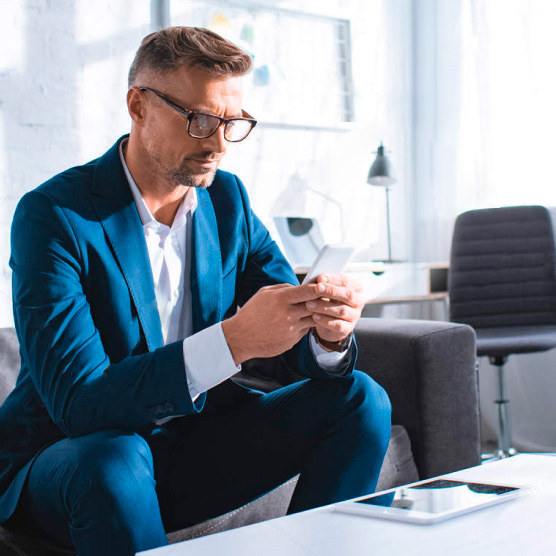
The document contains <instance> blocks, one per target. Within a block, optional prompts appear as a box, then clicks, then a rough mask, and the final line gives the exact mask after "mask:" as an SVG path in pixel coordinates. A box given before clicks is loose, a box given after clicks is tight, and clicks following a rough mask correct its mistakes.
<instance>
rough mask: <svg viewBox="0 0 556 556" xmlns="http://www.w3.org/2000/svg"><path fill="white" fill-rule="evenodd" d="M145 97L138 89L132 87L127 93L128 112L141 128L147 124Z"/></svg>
mask: <svg viewBox="0 0 556 556" xmlns="http://www.w3.org/2000/svg"><path fill="white" fill-rule="evenodd" d="M144 100H145V96H144V95H143V94H141V91H140V90H139V88H138V87H131V89H129V91H128V92H127V110H128V112H129V115H130V116H131V119H132V120H133V123H134V124H136V125H138V126H141V125H143V124H144V122H145V102H144Z"/></svg>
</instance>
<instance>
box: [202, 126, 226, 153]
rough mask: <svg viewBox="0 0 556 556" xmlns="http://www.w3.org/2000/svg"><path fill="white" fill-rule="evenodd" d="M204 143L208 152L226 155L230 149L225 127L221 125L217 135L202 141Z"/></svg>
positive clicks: (214, 134)
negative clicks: (225, 137) (225, 136)
mask: <svg viewBox="0 0 556 556" xmlns="http://www.w3.org/2000/svg"><path fill="white" fill-rule="evenodd" d="M202 142H203V147H205V148H206V149H207V151H209V150H210V151H212V152H215V153H225V152H226V149H227V148H228V141H226V139H224V125H220V126H219V128H218V129H217V130H216V132H215V133H213V134H212V135H211V136H210V137H207V138H206V139H202Z"/></svg>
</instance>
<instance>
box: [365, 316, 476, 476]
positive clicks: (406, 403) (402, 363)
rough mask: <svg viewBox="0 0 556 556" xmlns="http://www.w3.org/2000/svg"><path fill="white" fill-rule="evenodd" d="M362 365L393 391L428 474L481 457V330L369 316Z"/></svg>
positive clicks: (399, 419)
mask: <svg viewBox="0 0 556 556" xmlns="http://www.w3.org/2000/svg"><path fill="white" fill-rule="evenodd" d="M355 335H356V339H357V345H358V347H359V355H358V358H357V368H358V369H359V370H361V371H364V372H366V373H368V374H369V375H370V376H371V377H372V378H374V379H375V380H376V381H377V382H378V383H379V384H380V385H381V386H382V387H383V388H384V389H385V390H386V391H387V392H388V395H389V396H390V400H391V402H392V408H393V411H392V422H393V423H394V424H399V425H403V426H404V427H405V428H406V430H407V432H408V434H409V438H410V440H411V445H412V450H413V454H414V458H415V463H416V465H417V469H418V471H419V476H420V477H421V478H423V479H424V478H428V477H433V476H436V475H441V474H444V473H448V472H451V471H456V470H458V469H463V468H466V467H471V466H473V465H478V464H479V463H480V433H479V398H478V386H477V371H476V355H475V333H474V331H473V329H472V328H471V327H469V326H466V325H460V324H454V323H448V322H437V321H420V320H401V319H374V318H362V319H361V320H360V321H359V323H358V324H357V328H356V330H355Z"/></svg>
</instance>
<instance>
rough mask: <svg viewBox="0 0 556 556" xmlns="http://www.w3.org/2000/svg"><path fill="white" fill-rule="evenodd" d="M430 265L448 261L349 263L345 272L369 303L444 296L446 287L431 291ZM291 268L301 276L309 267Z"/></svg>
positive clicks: (432, 298) (427, 299)
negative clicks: (361, 287)
mask: <svg viewBox="0 0 556 556" xmlns="http://www.w3.org/2000/svg"><path fill="white" fill-rule="evenodd" d="M431 268H432V269H441V268H443V269H444V270H445V271H447V265H431V264H428V263H393V264H382V263H349V264H348V266H347V267H346V269H345V271H344V272H345V273H346V274H348V275H350V276H354V277H355V278H357V279H358V280H359V281H360V282H361V285H362V286H363V296H364V297H365V303H366V304H368V305H369V304H388V303H409V302H415V301H434V300H437V299H440V300H444V299H446V298H447V297H448V292H447V291H441V292H433V291H431V283H430V272H431ZM294 270H295V273H296V274H297V276H298V277H300V278H301V279H302V278H303V277H304V276H305V274H306V273H307V271H308V270H309V269H308V267H296V268H295V269H294Z"/></svg>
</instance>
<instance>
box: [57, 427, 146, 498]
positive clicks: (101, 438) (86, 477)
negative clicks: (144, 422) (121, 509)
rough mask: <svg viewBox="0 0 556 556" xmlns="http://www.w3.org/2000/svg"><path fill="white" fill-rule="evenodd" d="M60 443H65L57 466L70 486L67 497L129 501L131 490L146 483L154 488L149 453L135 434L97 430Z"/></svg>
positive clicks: (142, 440)
mask: <svg viewBox="0 0 556 556" xmlns="http://www.w3.org/2000/svg"><path fill="white" fill-rule="evenodd" d="M62 443H66V444H67V445H66V446H62V447H61V448H62V449H63V455H62V461H61V464H62V465H63V468H64V471H65V473H66V477H67V481H66V482H67V485H68V487H70V488H69V489H68V494H69V493H70V492H77V493H85V492H94V493H95V495H96V496H103V495H104V496H106V495H108V496H110V497H113V496H117V497H121V496H122V495H124V497H125V498H133V496H132V494H133V491H134V490H138V489H139V490H140V489H143V488H145V487H146V486H148V485H149V484H150V485H152V486H153V487H154V469H153V460H152V454H151V451H150V448H149V445H148V444H147V442H146V441H145V440H144V439H143V438H142V437H141V436H139V435H138V434H136V433H133V432H126V431H116V430H113V431H101V432H98V433H93V434H90V435H87V436H83V437H79V438H73V439H67V440H66V441H63V442H62ZM71 487H73V488H71Z"/></svg>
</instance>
